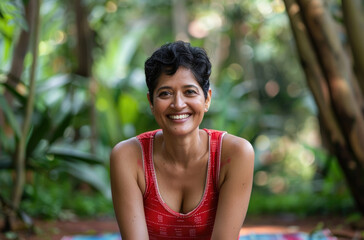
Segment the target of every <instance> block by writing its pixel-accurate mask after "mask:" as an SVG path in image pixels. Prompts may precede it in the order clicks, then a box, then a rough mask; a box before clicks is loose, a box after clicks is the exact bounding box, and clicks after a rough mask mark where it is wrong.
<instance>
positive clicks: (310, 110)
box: [0, 0, 364, 229]
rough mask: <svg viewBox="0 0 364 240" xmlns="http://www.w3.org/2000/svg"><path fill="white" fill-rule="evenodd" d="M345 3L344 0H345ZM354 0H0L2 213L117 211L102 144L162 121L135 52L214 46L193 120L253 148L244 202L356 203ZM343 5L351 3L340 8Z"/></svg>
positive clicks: (279, 210) (337, 208)
mask: <svg viewBox="0 0 364 240" xmlns="http://www.w3.org/2000/svg"><path fill="white" fill-rule="evenodd" d="M345 4H347V5H345ZM363 5H364V3H363V1H359V0H353V1H344V0H343V1H338V0H321V1H319V0H315V1H303V0H297V1H294V0H285V1H282V0H261V1H253V0H244V1H243V0H224V1H220V0H197V1H191V0H174V1H173V0H154V1H147V0H98V1H93V0H63V1H60V0H29V1H26V0H1V2H0V53H1V54H0V83H1V85H0V126H1V128H0V199H1V204H0V218H1V219H2V220H3V222H4V226H5V227H7V228H8V229H11V228H12V226H14V221H16V219H19V218H20V219H22V220H23V221H25V222H29V221H30V219H34V218H37V219H60V220H67V219H73V218H75V217H85V218H95V217H100V216H103V217H113V208H112V202H111V193H110V183H109V162H108V161H109V154H110V151H111V148H112V147H113V146H114V145H115V144H116V143H117V142H119V141H121V140H124V139H127V138H130V137H133V136H135V135H137V134H139V133H142V132H144V131H148V130H152V129H155V128H158V126H157V124H156V122H155V121H154V118H153V116H152V114H151V112H150V109H149V105H148V101H147V98H146V93H147V88H146V85H145V76H144V69H143V67H144V61H145V60H146V58H147V57H148V56H150V55H151V53H152V52H153V51H154V50H156V49H157V48H158V47H159V46H161V45H162V44H165V43H168V42H172V41H175V40H185V41H189V42H191V44H192V45H193V46H199V47H203V48H204V49H205V50H206V51H207V53H208V55H209V56H210V59H211V62H212V66H213V73H212V76H211V82H212V93H213V99H212V104H211V108H210V111H209V112H208V113H207V114H206V115H205V119H204V121H203V123H202V126H201V127H204V128H213V129H219V130H226V131H228V132H229V133H231V134H235V135H238V136H241V137H244V138H246V139H247V140H249V141H250V142H251V143H252V144H253V146H254V149H255V152H256V160H255V175H254V186H253V192H252V197H251V203H250V206H249V210H248V215H247V216H248V217H247V218H249V216H254V215H256V216H259V215H262V214H275V215H294V216H297V217H302V218H304V217H307V216H310V215H323V216H332V215H335V216H342V217H343V219H344V220H345V221H356V220H358V219H360V218H361V216H362V214H363V213H364V196H363V194H362V193H363V192H364V153H363V151H364V140H363V139H364V121H363V116H364V115H363V109H364V108H363V106H364V101H363V98H362V94H363V82H364V78H363V76H364V74H363V70H364V60H363V56H364V51H363V49H364V44H363V42H362V40H361V39H363V38H364V36H362V35H363V33H364V31H363V29H364V28H363V18H364V8H363ZM348 13H350V14H348Z"/></svg>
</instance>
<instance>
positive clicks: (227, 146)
mask: <svg viewBox="0 0 364 240" xmlns="http://www.w3.org/2000/svg"><path fill="white" fill-rule="evenodd" d="M222 156H227V157H234V158H237V159H246V160H247V161H249V160H254V149H253V146H252V145H251V143H250V142H249V141H248V140H246V139H244V138H241V137H237V136H234V135H232V134H225V136H224V138H223V141H222Z"/></svg>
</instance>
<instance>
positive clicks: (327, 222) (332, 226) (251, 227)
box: [0, 215, 364, 240]
mask: <svg viewBox="0 0 364 240" xmlns="http://www.w3.org/2000/svg"><path fill="white" fill-rule="evenodd" d="M0 226H1V221H0ZM35 226H36V227H35V232H36V234H29V233H27V232H26V231H24V230H20V231H19V232H18V233H17V238H16V236H15V235H11V234H8V235H7V236H8V237H14V238H13V239H19V240H60V239H61V238H62V237H63V236H71V235H78V234H98V233H108V232H109V233H110V232H117V231H118V226H117V224H116V222H115V220H114V219H110V218H106V219H105V218H104V219H74V220H72V221H55V220H52V221H45V220H36V221H35ZM315 229H329V230H330V231H331V233H332V234H333V235H335V236H336V237H337V238H338V239H364V235H363V233H364V228H363V226H358V225H356V226H354V225H352V224H349V223H348V222H347V221H346V220H345V219H343V218H342V217H335V216H331V217H328V216H325V217H322V216H314V217H305V218H298V217H296V216H293V215H282V216H248V217H247V219H246V221H245V224H244V226H243V228H242V229H241V232H242V233H249V232H254V233H276V232H286V233H287V232H297V231H302V232H307V233H309V232H312V231H314V230H315ZM0 239H7V238H5V235H4V234H0Z"/></svg>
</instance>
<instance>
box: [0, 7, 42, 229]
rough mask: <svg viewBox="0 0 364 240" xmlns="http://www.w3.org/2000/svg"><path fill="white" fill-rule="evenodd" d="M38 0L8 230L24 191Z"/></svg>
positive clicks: (33, 81) (34, 64) (35, 49)
mask: <svg viewBox="0 0 364 240" xmlns="http://www.w3.org/2000/svg"><path fill="white" fill-rule="evenodd" d="M39 1H40V0H34V1H30V2H31V3H32V4H31V7H32V8H33V10H32V12H33V13H34V14H33V19H32V25H33V26H34V28H32V31H31V33H32V37H33V39H32V54H33V58H32V65H31V70H30V79H29V91H28V97H27V102H26V107H25V114H24V121H23V125H22V132H21V136H20V139H19V142H18V144H17V154H16V158H15V173H16V175H15V177H16V178H15V182H14V188H13V193H12V205H13V206H12V207H13V209H12V211H10V212H9V214H8V216H6V226H7V227H8V228H9V230H13V228H14V225H15V220H16V212H17V211H18V208H19V206H20V202H21V197H22V195H23V191H24V183H25V160H26V141H27V139H28V132H29V128H30V123H31V118H32V114H33V106H34V94H35V81H36V76H35V74H36V68H37V60H38V43H39V27H40V26H39V25H40V24H39V9H40V2H39Z"/></svg>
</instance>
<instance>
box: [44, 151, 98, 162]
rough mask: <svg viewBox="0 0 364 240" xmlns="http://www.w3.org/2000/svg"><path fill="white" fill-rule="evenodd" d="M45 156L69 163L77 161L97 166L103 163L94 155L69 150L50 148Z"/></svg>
mask: <svg viewBox="0 0 364 240" xmlns="http://www.w3.org/2000/svg"><path fill="white" fill-rule="evenodd" d="M47 154H48V155H53V156H54V157H57V158H60V159H62V160H65V161H71V162H74V161H78V162H84V163H88V164H97V165H103V164H104V161H102V160H101V159H98V158H97V157H96V156H95V155H92V154H89V153H85V152H81V151H76V150H71V149H65V148H51V149H50V150H49V151H48V152H47Z"/></svg>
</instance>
